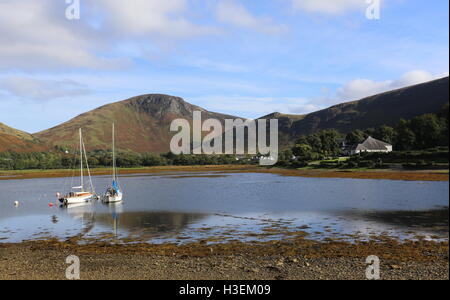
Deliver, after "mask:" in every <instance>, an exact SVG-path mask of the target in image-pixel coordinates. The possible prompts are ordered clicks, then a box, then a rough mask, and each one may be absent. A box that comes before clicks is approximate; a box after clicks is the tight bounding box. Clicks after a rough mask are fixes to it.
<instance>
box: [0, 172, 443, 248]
mask: <svg viewBox="0 0 450 300" xmlns="http://www.w3.org/2000/svg"><path fill="white" fill-rule="evenodd" d="M208 174H209V175H215V174H214V172H205V173H204V174H203V173H202V174H199V173H187V172H181V173H177V172H172V173H168V174H150V175H146V174H143V175H141V174H134V175H130V176H124V177H123V178H122V181H121V182H122V185H123V187H124V190H125V191H126V197H127V198H126V199H125V202H124V203H116V204H107V205H104V204H102V203H101V202H94V203H82V204H72V205H69V206H67V207H62V208H60V207H56V206H55V207H51V206H49V202H50V201H53V200H54V197H53V196H46V195H52V192H53V191H57V190H59V189H60V187H61V185H63V184H64V182H65V180H66V179H64V178H40V179H32V180H7V181H0V240H2V241H7V242H18V241H21V240H26V239H33V238H40V237H58V238H61V239H66V238H68V237H72V236H78V235H84V236H85V237H86V236H87V237H89V238H95V237H96V236H102V235H104V234H105V235H106V234H110V235H111V234H112V235H114V236H115V237H119V238H126V237H130V236H131V237H139V238H141V239H143V240H147V241H150V242H153V241H154V240H155V239H157V240H161V239H163V238H167V239H173V240H180V237H181V238H182V239H184V238H187V237H193V238H207V235H209V236H214V237H223V236H224V235H227V236H230V237H231V238H235V237H236V238H239V236H238V235H237V233H242V232H244V234H247V235H248V234H250V233H255V232H256V233H258V232H261V231H263V230H264V229H267V228H273V227H276V226H278V225H279V224H278V225H277V224H276V223H277V222H278V223H280V222H279V221H282V222H283V224H289V225H286V226H291V227H292V228H294V229H295V228H309V229H307V230H309V232H310V233H311V236H312V237H313V238H315V236H314V233H315V232H328V231H330V234H336V236H344V235H346V234H352V233H355V232H362V233H363V234H366V233H367V235H371V234H372V232H375V233H378V234H379V233H382V232H385V231H390V232H394V233H396V232H397V231H398V232H399V235H402V234H403V232H407V231H413V232H414V233H420V232H421V231H424V230H425V231H428V232H430V233H431V234H434V233H436V232H440V233H442V234H444V235H445V234H446V233H447V234H448V190H449V186H448V182H403V181H385V180H353V179H328V178H325V179H320V178H297V177H280V176H277V175H273V174H244V173H240V174H231V173H230V174H227V175H228V176H227V177H211V176H208ZM192 175H195V176H192ZM198 175H202V176H203V175H205V176H204V177H198ZM206 177H207V178H206ZM93 179H94V184H95V188H96V189H97V190H101V189H102V188H103V187H104V186H106V185H108V184H109V180H110V179H109V177H102V176H97V177H94V178H93ZM15 200H17V201H20V206H19V207H14V206H13V201H15ZM437 206H446V207H447V208H446V210H445V209H444V211H436V207H437ZM268 220H274V221H273V222H272V221H268ZM207 229H209V230H207ZM331 231H333V232H331ZM235 233H236V234H235Z"/></svg>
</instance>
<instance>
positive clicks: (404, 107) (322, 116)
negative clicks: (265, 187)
mask: <svg viewBox="0 0 450 300" xmlns="http://www.w3.org/2000/svg"><path fill="white" fill-rule="evenodd" d="M448 102H449V78H448V77H446V78H442V79H438V80H434V81H431V82H427V83H423V84H419V85H415V86H410V87H406V88H402V89H398V90H394V91H390V92H386V93H382V94H379V95H375V96H371V97H367V98H365V99H362V100H359V101H353V102H348V103H343V104H339V105H335V106H332V107H330V108H327V109H324V110H321V111H317V112H313V113H310V114H308V115H302V116H295V117H292V116H291V115H283V114H272V115H269V116H265V117H262V118H264V119H266V118H270V117H275V118H278V119H279V120H280V121H279V122H280V125H279V127H280V128H279V129H280V141H282V142H281V143H282V144H284V145H286V142H287V143H293V142H294V141H295V140H296V139H297V138H298V137H299V136H301V135H306V134H311V133H314V132H317V131H320V130H324V129H336V130H338V131H340V132H342V133H347V132H350V131H352V130H355V129H367V128H371V127H378V126H381V125H390V126H394V125H396V124H397V122H398V121H399V120H400V119H401V118H404V119H412V118H414V117H416V116H419V115H422V114H426V113H434V112H437V111H439V110H440V109H441V108H442V106H443V105H445V104H446V103H448Z"/></svg>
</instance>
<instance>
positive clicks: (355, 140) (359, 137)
mask: <svg viewBox="0 0 450 300" xmlns="http://www.w3.org/2000/svg"><path fill="white" fill-rule="evenodd" d="M365 139H366V135H365V133H364V132H363V131H362V130H359V129H357V130H354V131H352V132H350V133H349V134H347V136H346V137H345V141H346V142H347V144H349V145H358V144H360V143H362V142H363V141H364V140H365Z"/></svg>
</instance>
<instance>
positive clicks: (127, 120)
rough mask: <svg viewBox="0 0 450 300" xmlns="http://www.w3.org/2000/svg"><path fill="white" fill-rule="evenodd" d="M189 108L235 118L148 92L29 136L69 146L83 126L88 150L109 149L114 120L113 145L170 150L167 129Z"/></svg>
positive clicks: (189, 117)
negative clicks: (114, 138) (114, 139)
mask: <svg viewBox="0 0 450 300" xmlns="http://www.w3.org/2000/svg"><path fill="white" fill-rule="evenodd" d="M193 111H201V112H202V119H203V120H206V119H208V118H215V119H219V120H224V119H230V118H236V117H233V116H227V115H223V114H218V113H213V112H209V111H206V110H205V109H203V108H201V107H198V106H195V105H191V104H189V103H187V102H186V101H184V100H183V99H182V98H179V97H173V96H169V95H160V94H150V95H142V96H138V97H133V98H130V99H128V100H124V101H121V102H116V103H112V104H108V105H105V106H102V107H99V108H97V109H95V110H92V111H90V112H87V113H84V114H82V115H80V116H77V117H75V118H74V119H72V120H70V121H68V122H66V123H63V124H61V125H58V126H56V127H54V128H51V129H48V130H45V131H42V132H39V133H36V134H34V135H33V136H35V137H36V138H38V139H39V140H41V141H42V142H44V143H46V144H49V145H52V146H55V145H58V146H68V147H73V146H74V145H76V143H77V141H78V137H77V132H78V128H83V132H84V137H85V144H86V147H87V148H88V150H95V149H110V148H111V124H112V123H113V122H114V123H115V126H116V135H117V148H119V149H121V150H131V151H134V152H141V153H142V152H154V153H163V152H167V151H169V150H170V149H169V145H170V140H171V139H172V136H173V134H174V133H171V132H170V131H169V128H170V124H171V122H172V120H174V119H177V118H184V119H187V120H192V113H193Z"/></svg>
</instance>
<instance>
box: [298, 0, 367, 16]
mask: <svg viewBox="0 0 450 300" xmlns="http://www.w3.org/2000/svg"><path fill="white" fill-rule="evenodd" d="M291 1H292V6H293V8H294V9H295V10H301V11H305V12H307V13H322V14H332V15H334V14H342V13H345V12H348V11H354V10H360V9H364V8H365V7H367V6H368V4H367V2H366V0H291Z"/></svg>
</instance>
